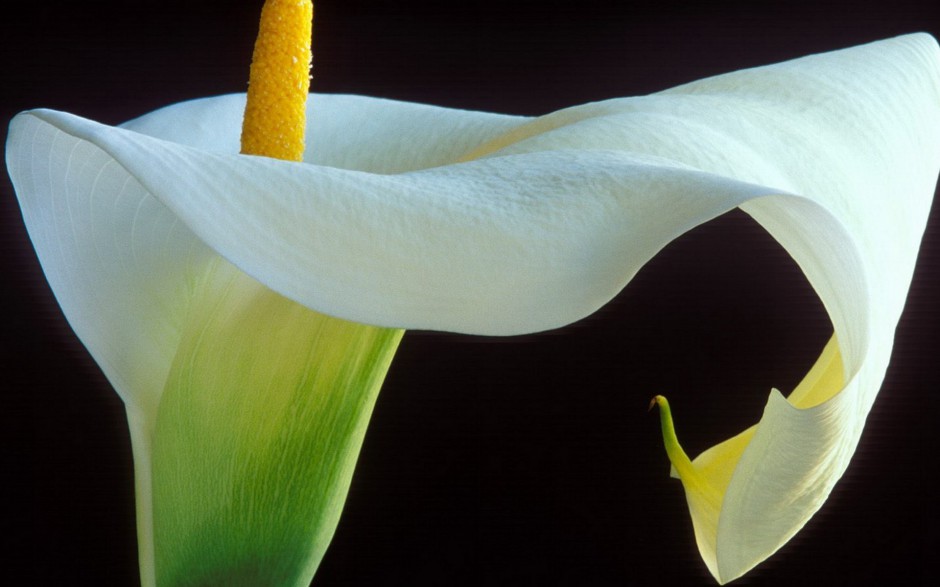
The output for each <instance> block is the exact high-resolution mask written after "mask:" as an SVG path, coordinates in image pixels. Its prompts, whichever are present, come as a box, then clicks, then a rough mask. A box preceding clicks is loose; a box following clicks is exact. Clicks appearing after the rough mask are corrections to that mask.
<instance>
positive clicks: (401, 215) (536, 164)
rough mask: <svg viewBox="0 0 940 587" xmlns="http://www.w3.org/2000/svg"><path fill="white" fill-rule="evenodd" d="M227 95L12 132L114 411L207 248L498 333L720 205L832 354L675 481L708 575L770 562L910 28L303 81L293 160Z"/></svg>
mask: <svg viewBox="0 0 940 587" xmlns="http://www.w3.org/2000/svg"><path fill="white" fill-rule="evenodd" d="M243 108H244V96H241V95H233V96H222V97H218V98H209V99H204V100H197V101H193V102H187V103H182V104H177V105H174V106H170V107H167V108H165V109H162V110H159V111H157V112H154V113H152V114H149V115H146V116H144V117H142V118H140V119H137V120H134V121H131V122H129V123H127V124H125V125H123V127H121V128H113V127H108V126H103V125H100V124H97V123H95V122H92V121H89V120H85V119H82V118H79V117H76V116H73V115H70V114H65V113H61V112H55V111H49V110H37V111H32V112H27V113H23V114H21V115H19V116H18V117H17V118H16V119H14V121H13V122H12V124H11V129H10V138H9V142H8V146H7V165H8V168H9V171H10V174H11V176H12V178H13V181H14V184H15V186H16V191H17V194H18V196H19V198H20V203H21V206H22V209H23V214H24V217H25V221H26V225H27V228H28V230H29V234H30V237H31V239H32V240H33V243H34V245H35V248H36V250H37V253H38V255H39V259H40V261H41V263H42V266H43V269H44V270H45V273H46V276H47V278H48V279H49V282H50V284H51V285H52V288H53V290H54V292H55V294H56V297H57V299H58V301H59V303H60V304H61V306H62V308H63V310H64V312H65V314H66V316H67V318H68V320H69V322H70V323H71V325H72V327H73V328H74V329H75V331H76V333H77V334H78V335H79V337H80V338H81V340H82V341H83V342H84V344H85V345H86V346H87V347H88V349H89V350H90V352H91V353H92V355H93V356H94V358H95V360H96V361H97V362H98V364H99V365H100V366H101V367H102V369H103V371H104V372H105V374H106V375H107V377H108V378H109V380H110V381H111V383H112V384H113V385H114V386H115V388H116V389H117V390H118V393H120V394H121V397H122V398H123V399H124V401H125V402H126V403H127V404H128V411H129V414H130V416H131V419H132V421H133V420H134V418H140V419H142V420H147V419H148V418H150V417H151V416H150V415H151V414H155V413H156V411H157V406H158V405H159V402H160V395H161V393H162V391H163V388H164V382H165V381H166V378H167V372H168V370H169V367H170V364H171V362H172V360H173V356H174V353H175V352H176V349H177V346H178V344H179V340H180V332H181V329H182V321H183V319H184V316H185V314H186V311H187V304H188V303H189V300H191V298H192V290H193V287H194V282H195V281H197V280H198V279H199V276H200V275H202V274H203V273H204V272H205V271H206V267H208V266H210V265H211V264H212V263H214V262H218V259H219V256H221V257H223V258H225V259H226V260H228V261H229V262H231V263H233V264H234V265H236V266H237V267H238V268H240V269H241V270H242V271H244V272H246V273H247V274H249V275H251V276H252V277H254V278H255V279H257V280H258V281H260V282H261V283H263V284H264V285H266V286H267V287H269V288H271V289H273V290H275V291H276V292H278V293H280V294H282V295H284V296H286V297H288V298H291V299H293V300H295V301H297V302H299V303H301V304H303V305H306V306H308V307H310V308H312V309H315V310H317V311H320V312H323V313H326V314H331V315H334V316H338V317H341V318H345V319H348V320H352V321H357V322H364V323H369V324H375V325H382V326H393V327H401V328H409V329H433V330H445V331H454V332H466V333H476V334H490V335H512V334H519V333H526V332H534V331H541V330H547V329H552V328H557V327H560V326H564V325H566V324H569V323H571V322H574V321H576V320H578V319H580V318H582V317H584V316H586V315H588V314H590V313H592V312H593V311H595V310H596V309H597V308H599V307H600V306H602V305H603V304H605V303H606V302H607V301H609V300H610V299H611V298H612V297H614V296H615V295H616V294H617V293H618V292H619V291H620V290H621V289H622V288H623V287H624V286H625V285H626V284H627V283H628V282H629V281H630V279H631V278H632V277H633V276H634V275H635V274H636V272H637V271H638V270H639V269H640V268H641V267H642V266H643V265H644V264H645V263H646V262H647V261H648V260H649V259H650V258H651V257H652V256H653V255H655V254H656V253H657V252H658V251H659V250H660V249H661V248H663V247H664V246H665V245H666V244H668V243H669V242H670V241H672V240H673V239H675V238H676V237H678V236H679V235H681V234H683V233H684V232H686V231H688V230H690V229H692V228H693V227H695V226H697V225H699V224H701V223H703V222H706V221H708V220H709V219H711V218H714V217H716V216H718V215H720V214H722V213H724V212H726V211H728V210H730V209H732V208H734V207H736V206H738V207H741V208H742V209H744V210H745V211H746V212H747V213H749V214H750V215H751V216H753V217H754V218H755V219H756V220H757V221H758V222H759V223H760V224H762V225H763V226H764V227H765V228H766V229H767V230H768V231H769V232H770V233H771V234H772V235H773V236H774V237H775V238H776V239H777V240H778V241H779V242H780V244H781V245H782V246H783V247H784V248H785V249H786V250H787V251H788V252H789V253H790V255H792V257H793V258H794V259H795V260H796V262H797V263H798V264H799V265H800V267H801V268H802V269H803V271H804V273H805V274H806V276H807V278H808V280H809V282H810V283H811V284H812V285H813V287H814V288H815V289H816V291H817V292H818V294H819V296H820V298H821V299H822V301H823V303H824V304H825V306H826V308H827V310H828V312H829V315H830V317H831V319H832V322H833V324H834V327H835V331H836V338H837V339H838V349H839V350H841V361H842V362H841V363H839V361H838V357H837V356H836V358H835V359H834V358H833V353H834V352H835V346H834V345H831V346H830V348H829V349H828V351H827V352H828V354H827V352H824V354H823V358H822V359H821V364H820V366H819V367H818V369H817V371H819V372H820V373H822V372H827V373H828V374H827V375H826V377H824V379H826V381H828V383H825V384H819V385H817V386H815V387H814V382H813V381H808V382H807V383H806V385H805V387H806V389H804V390H803V391H802V392H800V393H799V394H798V395H799V397H798V398H797V399H796V400H794V399H793V398H792V397H791V402H788V401H787V400H785V399H784V398H783V396H782V395H780V394H779V393H778V392H776V391H774V392H772V393H771V395H770V398H769V401H768V403H767V407H766V409H765V412H764V415H763V417H762V419H761V421H760V423H759V424H757V426H756V428H755V429H752V430H750V431H748V432H746V433H745V434H744V435H743V436H740V437H737V438H736V439H731V440H730V441H728V442H726V443H723V444H721V445H718V446H717V447H714V448H713V449H711V450H710V451H707V452H706V453H705V454H703V455H702V456H700V457H699V458H698V459H696V461H695V465H696V468H698V469H699V470H700V472H701V475H702V478H703V479H705V480H706V485H709V486H710V487H711V493H709V492H708V491H704V492H703V491H700V490H699V489H700V488H699V486H698V485H695V484H691V483H688V484H686V493H687V497H688V501H689V506H690V511H691V512H692V517H693V522H694V525H695V531H696V539H697V542H698V545H699V548H700V550H701V552H702V556H703V558H704V559H705V562H706V564H707V565H708V568H709V570H710V571H711V572H712V574H713V575H714V576H715V578H716V579H717V580H718V581H719V582H726V581H729V580H732V579H734V578H736V577H738V576H740V575H741V574H743V573H744V572H746V571H747V570H748V569H750V568H752V567H753V566H754V565H756V564H757V563H759V562H760V561H761V560H763V559H765V558H766V557H767V556H769V555H770V554H772V553H773V552H774V551H776V550H777V549H778V548H779V547H780V546H781V545H782V544H784V543H785V542H786V541H787V540H788V539H789V538H790V537H791V536H792V535H793V534H794V533H795V532H797V531H798V530H799V529H800V528H801V527H802V526H803V525H804V524H805V523H806V521H807V520H808V519H809V518H810V517H811V516H812V515H813V513H814V512H815V511H816V510H817V509H818V508H819V507H820V506H821V505H822V503H823V502H824V500H825V499H826V497H827V496H828V494H829V492H830V491H831V490H832V488H833V486H834V484H835V482H836V481H837V480H838V478H839V477H840V476H841V475H842V473H843V472H844V471H845V468H846V466H847V465H848V462H849V459H850V458H851V456H852V454H853V452H854V450H855V446H856V444H857V442H858V440H859V436H860V434H861V431H862V427H863V424H864V421H865V418H866V415H867V414H868V412H869V410H870V408H871V405H872V402H873V401H874V399H875V396H876V394H877V392H878V390H879V388H880V386H881V382H882V379H883V377H884V374H885V370H886V368H887V365H888V361H889V357H890V353H891V346H892V341H893V337H894V330H895V327H896V325H897V322H898V319H899V316H900V313H901V310H902V308H903V305H904V300H905V297H906V295H907V290H908V287H909V284H910V279H911V275H912V272H913V268H914V263H915V259H916V255H917V250H918V248H919V245H920V240H921V236H922V234H923V230H924V226H925V222H926V218H927V214H928V211H929V207H930V203H931V199H932V196H933V193H934V188H935V185H936V180H937V173H938V169H940V51H938V47H937V43H936V41H934V40H933V39H932V38H931V37H929V36H928V35H923V34H920V35H909V36H905V37H899V38H896V39H891V40H887V41H881V42H878V43H873V44H869V45H864V46H860V47H855V48H852V49H847V50H843V51H838V52H834V53H827V54H822V55H816V56H810V57H806V58H803V59H798V60H795V61H790V62H786V63H782V64H777V65H772V66H768V67H762V68H757V69H751V70H746V71H740V72H736V73H732V74H728V75H723V76H718V77H714V78H710V79H706V80H702V81H699V82H695V83H691V84H687V85H684V86H681V87H678V88H674V89H671V90H668V91H665V92H662V93H658V94H654V95H651V96H647V97H640V98H625V99H616V100H608V101H604V102H598V103H592V104H586V105H583V106H578V107H574V108H569V109H566V110H562V111H559V112H555V113H552V114H549V115H547V116H543V117H539V118H522V117H513V116H501V115H495V114H484V113H478V112H467V111H459V110H448V109H442V108H436V107H432V106H425V105H416V104H406V103H400V102H392V101H387V100H380V99H374V98H364V97H357V96H328V95H314V96H312V98H311V100H310V106H309V113H308V114H309V120H310V124H309V130H308V132H309V136H308V150H307V151H308V153H309V154H310V160H308V161H305V162H304V163H303V164H298V163H290V162H283V161H276V160H270V159H265V158H261V157H248V156H241V155H237V154H235V153H237V151H238V147H239V136H238V133H239V129H240V123H241V116H242V111H243ZM835 354H836V355H838V353H837V352H835ZM827 361H828V363H827ZM827 365H828V366H827ZM827 369H828V371H827ZM835 371H838V373H835V375H833V373H834V372H835ZM818 374H819V373H817V375H818ZM810 379H813V377H810ZM833 381H835V382H836V383H833ZM135 444H138V445H146V441H140V440H139V439H138V440H137V441H136V442H135ZM141 450H143V451H144V452H146V450H147V449H141ZM137 456H138V458H139V459H142V458H146V455H145V454H144V455H137ZM138 465H139V466H140V464H139V463H138ZM684 481H685V480H684ZM716 496H717V497H716Z"/></svg>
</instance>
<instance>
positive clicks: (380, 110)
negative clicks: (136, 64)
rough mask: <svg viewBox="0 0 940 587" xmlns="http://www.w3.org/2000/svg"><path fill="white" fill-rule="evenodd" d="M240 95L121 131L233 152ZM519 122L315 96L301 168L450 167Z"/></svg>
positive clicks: (186, 106) (178, 109) (175, 110)
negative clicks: (310, 166) (311, 165)
mask: <svg viewBox="0 0 940 587" xmlns="http://www.w3.org/2000/svg"><path fill="white" fill-rule="evenodd" d="M244 111H245V95H244V94H231V95H226V96H218V97H215V98H204V99H201V100H192V101H190V102H182V103H179V104H173V105H172V106H167V107H165V108H161V109H160V110H157V111H154V112H151V113H149V114H146V115H144V116H141V117H140V118H136V119H134V120H131V121H129V122H126V123H124V124H123V125H121V126H123V127H124V128H127V129H130V130H133V131H136V132H139V133H142V134H146V135H149V136H152V137H156V138H160V139H164V140H167V141H170V142H174V143H180V144H183V145H189V146H191V147H196V148H198V149H202V150H207V151H219V152H222V153H237V152H238V151H239V146H240V134H241V124H242V114H243V113H244ZM525 121H526V118H524V117H519V116H508V115H505V114H491V113H488V112H472V111H468V110H451V109H448V108H441V107H439V106H429V105H426V104H413V103H409V102H396V101H394V100H384V99H381V98H367V97H364V96H346V95H329V94H316V95H311V97H310V100H309V101H308V102H307V133H306V134H307V136H306V144H307V149H306V151H305V152H304V159H305V161H306V162H308V163H316V164H318V165H326V166H329V167H340V168H343V169H355V170H358V171H368V172H371V173H402V172H405V171H413V170H416V169H424V168H427V167H438V166H440V165H448V164H450V163H453V162H454V161H456V160H457V159H459V158H460V157H462V156H464V155H466V153H467V152H468V151H471V150H473V149H474V148H477V147H478V146H479V145H481V144H483V143H485V142H488V141H491V140H494V139H495V138H496V137H498V136H500V135H502V134H503V133H506V132H508V131H509V130H511V129H513V128H515V127H517V126H519V125H520V124H521V123H523V122H525Z"/></svg>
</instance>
